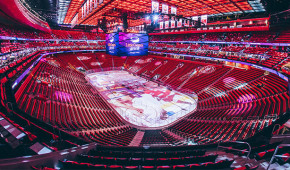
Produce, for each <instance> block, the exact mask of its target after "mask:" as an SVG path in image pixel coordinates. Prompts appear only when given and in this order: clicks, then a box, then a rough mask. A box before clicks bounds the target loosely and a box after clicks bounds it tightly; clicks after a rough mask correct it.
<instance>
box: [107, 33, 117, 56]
mask: <svg viewBox="0 0 290 170" xmlns="http://www.w3.org/2000/svg"><path fill="white" fill-rule="evenodd" d="M118 49H119V34H118V33H111V34H106V53H107V54H110V55H115V56H117V55H118Z"/></svg>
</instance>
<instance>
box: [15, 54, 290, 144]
mask: <svg viewBox="0 0 290 170" xmlns="http://www.w3.org/2000/svg"><path fill="white" fill-rule="evenodd" d="M123 66H124V68H126V69H127V70H128V71H129V72H132V73H133V74H137V75H140V76H143V77H145V78H148V79H151V80H153V81H157V82H158V83H160V84H162V85H165V86H168V87H170V88H173V89H176V90H179V91H181V92H184V93H186V94H192V93H193V92H195V93H196V94H197V95H198V99H199V103H198V106H197V110H196V112H194V113H192V114H191V115H190V116H189V117H188V118H187V119H184V120H182V121H180V122H179V123H178V124H176V125H172V126H171V127H169V128H168V130H170V131H171V132H172V133H175V134H177V136H178V135H179V136H186V138H192V139H193V140H194V142H196V143H201V144H205V143H216V142H220V141H229V140H243V139H246V138H248V137H251V136H253V135H254V134H255V133H257V132H259V131H260V130H262V129H263V128H265V127H267V126H269V125H271V124H272V122H273V121H275V120H276V119H277V118H278V117H279V115H282V114H284V113H285V112H286V111H287V109H288V106H287V105H289V102H290V100H289V95H288V92H287V82H285V81H284V80H282V79H281V78H279V77H278V76H276V75H274V74H271V73H267V72H264V71H262V70H259V69H256V68H248V69H244V68H243V69H242V68H232V67H228V66H225V65H223V63H219V62H209V63H205V62H203V61H199V60H195V61H186V60H179V59H172V58H165V57H158V56H154V55H148V56H142V57H127V58H126V57H123V58H120V57H113V56H109V55H106V54H104V53H76V54H73V53H68V54H58V55H56V56H48V57H46V58H45V59H44V60H41V61H40V63H39V64H38V65H37V66H36V68H34V69H33V71H32V73H31V74H30V75H29V76H28V77H27V79H26V80H25V81H24V83H23V85H22V86H21V87H20V88H19V89H18V91H17V92H16V94H15V97H16V101H17V103H18V105H19V107H20V108H21V109H22V110H23V111H25V112H26V113H28V114H29V115H31V116H32V117H35V118H37V119H39V120H41V121H43V122H46V123H48V124H51V125H53V126H56V127H58V128H60V129H62V130H65V131H68V132H71V133H73V134H75V135H77V136H80V137H82V138H83V139H85V140H87V141H95V142H97V143H99V144H101V145H118V146H127V145H129V144H130V142H131V141H132V139H133V138H134V136H135V135H136V133H137V130H136V129H135V128H131V127H130V126H128V125H126V123H123V121H122V120H121V119H120V118H119V117H118V116H117V114H116V113H115V112H114V111H113V110H112V109H111V108H110V107H109V105H108V104H107V102H106V101H105V100H103V98H102V97H101V96H99V95H98V93H97V92H96V91H94V89H93V88H92V87H91V86H90V85H88V84H86V80H85V78H84V75H83V72H84V71H89V70H95V71H102V70H108V69H114V68H117V67H118V68H121V67H123ZM212 75H215V76H214V77H213V76H212ZM273 87H275V88H273ZM103 128H104V130H100V129H103ZM253 129H254V130H253ZM219 132H220V133H219ZM177 138H178V139H177ZM178 140H180V138H179V137H176V136H175V135H170V134H169V133H165V132H164V131H146V132H145V134H144V137H143V139H142V141H141V145H155V144H163V145H172V144H175V143H176V142H177V141H178Z"/></svg>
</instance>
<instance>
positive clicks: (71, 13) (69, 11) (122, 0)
mask: <svg viewBox="0 0 290 170" xmlns="http://www.w3.org/2000/svg"><path fill="white" fill-rule="evenodd" d="M86 1H87V0H59V12H58V14H59V15H58V23H60V24H62V23H64V24H70V23H71V22H72V20H73V18H74V17H75V15H76V14H77V13H80V12H81V7H82V5H83V4H84V3H85V2H86ZM158 2H159V3H160V4H162V3H166V4H168V5H169V8H170V7H171V6H175V7H177V15H182V16H184V17H190V16H200V15H205V14H207V15H224V14H236V13H250V12H262V11H265V8H264V6H263V5H262V3H261V2H260V0H158ZM114 9H122V10H126V11H130V12H133V13H134V12H144V13H150V12H151V0H103V3H102V4H101V5H99V6H98V7H97V8H95V9H94V10H93V11H92V12H91V13H90V14H89V15H88V16H86V17H85V18H79V21H78V24H84V25H97V22H98V19H100V18H102V17H103V16H104V15H106V16H111V13H113V12H114ZM160 10H161V5H160ZM169 10H170V9H169ZM108 13H110V15H109V14H108ZM132 22H133V21H132ZM132 22H130V21H129V23H132ZM135 22H136V23H135V24H138V21H135Z"/></svg>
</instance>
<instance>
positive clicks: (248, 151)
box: [217, 141, 252, 164]
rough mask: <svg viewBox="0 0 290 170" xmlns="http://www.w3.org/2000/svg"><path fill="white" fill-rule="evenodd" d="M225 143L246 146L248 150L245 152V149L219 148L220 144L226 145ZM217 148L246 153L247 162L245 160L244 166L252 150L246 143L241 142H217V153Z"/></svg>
mask: <svg viewBox="0 0 290 170" xmlns="http://www.w3.org/2000/svg"><path fill="white" fill-rule="evenodd" d="M226 143H233V144H243V145H247V146H248V148H247V150H245V149H237V148H233V147H227V146H221V145H222V144H226ZM219 148H222V149H228V150H233V151H237V152H243V153H247V160H246V162H245V164H246V163H247V161H248V160H249V156H250V153H251V150H252V148H251V145H250V144H249V143H248V142H242V141H227V142H224V143H221V142H219V143H218V146H217V151H218V149H219Z"/></svg>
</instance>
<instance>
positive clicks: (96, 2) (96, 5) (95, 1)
mask: <svg viewBox="0 0 290 170" xmlns="http://www.w3.org/2000/svg"><path fill="white" fill-rule="evenodd" d="M97 7H98V0H94V8H97Z"/></svg>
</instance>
